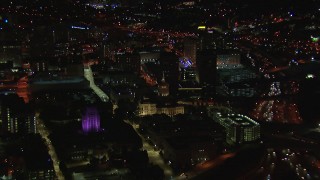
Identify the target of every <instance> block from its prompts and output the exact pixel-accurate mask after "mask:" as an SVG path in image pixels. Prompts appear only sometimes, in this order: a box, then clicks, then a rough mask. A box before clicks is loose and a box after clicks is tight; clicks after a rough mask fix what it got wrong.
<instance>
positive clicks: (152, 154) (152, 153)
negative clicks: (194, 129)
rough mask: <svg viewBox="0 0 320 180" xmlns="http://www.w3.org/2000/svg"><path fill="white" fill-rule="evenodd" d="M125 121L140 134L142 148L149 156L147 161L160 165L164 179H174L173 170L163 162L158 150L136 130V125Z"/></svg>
mask: <svg viewBox="0 0 320 180" xmlns="http://www.w3.org/2000/svg"><path fill="white" fill-rule="evenodd" d="M125 122H126V123H128V124H130V125H132V127H133V128H134V130H135V131H136V132H137V134H138V135H139V136H140V138H141V140H142V143H143V150H146V151H147V153H148V157H149V162H150V163H153V164H155V165H158V166H160V167H161V168H162V169H163V171H164V176H165V179H174V178H173V171H172V168H171V167H170V166H169V165H168V164H166V163H165V162H164V160H163V159H162V157H161V156H160V151H158V150H155V148H154V147H153V146H151V145H150V144H149V143H148V142H147V140H146V139H145V138H144V137H143V136H142V135H141V134H140V133H139V132H138V125H136V124H132V123H131V122H129V121H125Z"/></svg>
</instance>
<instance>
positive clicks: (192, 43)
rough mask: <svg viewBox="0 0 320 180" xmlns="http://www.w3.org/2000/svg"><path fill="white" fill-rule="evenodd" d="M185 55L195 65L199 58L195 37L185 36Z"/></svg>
mask: <svg viewBox="0 0 320 180" xmlns="http://www.w3.org/2000/svg"><path fill="white" fill-rule="evenodd" d="M183 46H184V47H183V56H184V57H185V58H188V59H190V60H191V62H192V64H193V66H195V64H196V60H197V42H196V40H195V39H191V38H185V39H184V43H183Z"/></svg>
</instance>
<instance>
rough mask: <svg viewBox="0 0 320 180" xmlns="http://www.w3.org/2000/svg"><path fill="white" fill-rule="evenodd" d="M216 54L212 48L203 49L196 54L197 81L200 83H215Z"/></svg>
mask: <svg viewBox="0 0 320 180" xmlns="http://www.w3.org/2000/svg"><path fill="white" fill-rule="evenodd" d="M216 59H217V55H216V53H215V52H214V50H203V51H200V52H198V54H197V81H198V82H199V83H200V84H202V85H212V86H214V85H215V84H216V79H217V77H216V76H217V70H216V67H217V64H216Z"/></svg>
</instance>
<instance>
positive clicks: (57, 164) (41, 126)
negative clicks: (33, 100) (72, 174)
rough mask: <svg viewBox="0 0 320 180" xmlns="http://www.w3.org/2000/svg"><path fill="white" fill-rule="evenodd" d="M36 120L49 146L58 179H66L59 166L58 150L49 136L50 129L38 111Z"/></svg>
mask: <svg viewBox="0 0 320 180" xmlns="http://www.w3.org/2000/svg"><path fill="white" fill-rule="evenodd" d="M36 122H37V128H38V132H39V134H40V135H41V137H42V138H43V139H44V140H45V144H46V145H47V147H48V153H49V155H50V156H51V159H52V162H53V168H54V171H55V173H56V177H57V178H58V180H64V179H65V178H64V176H63V174H62V172H61V171H60V168H59V159H58V157H57V154H56V151H55V149H54V147H53V146H52V144H51V141H50V139H49V138H48V136H49V131H48V129H47V128H46V126H45V125H44V123H43V121H42V120H41V119H40V118H39V113H36Z"/></svg>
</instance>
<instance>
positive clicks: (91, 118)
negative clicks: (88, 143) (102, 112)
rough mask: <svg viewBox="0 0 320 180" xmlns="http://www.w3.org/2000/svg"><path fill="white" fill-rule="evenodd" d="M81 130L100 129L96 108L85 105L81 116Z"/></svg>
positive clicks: (95, 130) (94, 130)
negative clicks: (85, 107) (84, 110)
mask: <svg viewBox="0 0 320 180" xmlns="http://www.w3.org/2000/svg"><path fill="white" fill-rule="evenodd" d="M82 130H83V132H85V133H88V132H98V131H100V116H99V113H98V111H97V109H96V108H94V107H87V109H86V112H85V114H84V115H83V116H82Z"/></svg>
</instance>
